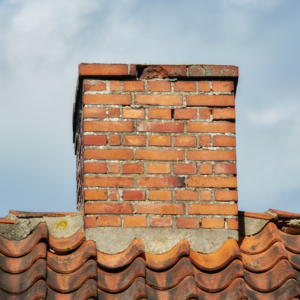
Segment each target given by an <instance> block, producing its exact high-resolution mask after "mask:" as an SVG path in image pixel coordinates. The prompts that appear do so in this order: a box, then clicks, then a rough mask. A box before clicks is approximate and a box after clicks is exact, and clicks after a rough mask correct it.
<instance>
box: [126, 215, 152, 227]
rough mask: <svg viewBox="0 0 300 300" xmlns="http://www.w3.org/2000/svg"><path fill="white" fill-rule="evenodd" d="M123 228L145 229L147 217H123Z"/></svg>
mask: <svg viewBox="0 0 300 300" xmlns="http://www.w3.org/2000/svg"><path fill="white" fill-rule="evenodd" d="M124 227H147V217H141V216H137V217H129V216H127V217H124Z"/></svg>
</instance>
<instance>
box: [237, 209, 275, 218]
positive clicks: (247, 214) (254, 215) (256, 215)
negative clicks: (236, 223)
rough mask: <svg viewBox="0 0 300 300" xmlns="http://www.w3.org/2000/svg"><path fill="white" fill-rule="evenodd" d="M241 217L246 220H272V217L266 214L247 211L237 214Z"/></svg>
mask: <svg viewBox="0 0 300 300" xmlns="http://www.w3.org/2000/svg"><path fill="white" fill-rule="evenodd" d="M238 215H239V216H241V217H248V218H255V219H262V220H271V219H274V217H273V216H271V215H269V214H266V213H255V212H249V211H240V210H239V213H238Z"/></svg>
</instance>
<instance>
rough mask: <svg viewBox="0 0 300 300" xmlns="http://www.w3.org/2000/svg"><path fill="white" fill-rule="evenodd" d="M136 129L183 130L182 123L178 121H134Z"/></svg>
mask: <svg viewBox="0 0 300 300" xmlns="http://www.w3.org/2000/svg"><path fill="white" fill-rule="evenodd" d="M136 130H137V131H147V132H183V130H184V124H183V123H179V122H136Z"/></svg>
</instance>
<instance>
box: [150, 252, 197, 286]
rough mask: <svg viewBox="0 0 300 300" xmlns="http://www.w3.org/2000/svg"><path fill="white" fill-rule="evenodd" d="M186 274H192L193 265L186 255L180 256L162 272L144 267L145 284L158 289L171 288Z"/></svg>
mask: <svg viewBox="0 0 300 300" xmlns="http://www.w3.org/2000/svg"><path fill="white" fill-rule="evenodd" d="M187 276H194V270H193V266H192V264H191V261H190V260H189V259H188V258H187V257H183V258H181V259H180V260H179V261H178V262H177V264H176V265H175V266H174V267H172V268H171V269H170V270H167V271H164V272H162V271H159V272H155V271H153V270H149V269H146V283H147V285H149V286H150V287H153V288H155V289H158V290H166V289H170V288H173V287H174V286H177V285H178V284H179V283H180V282H181V281H182V280H183V279H184V278H185V277H187Z"/></svg>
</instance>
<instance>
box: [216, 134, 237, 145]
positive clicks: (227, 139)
mask: <svg viewBox="0 0 300 300" xmlns="http://www.w3.org/2000/svg"><path fill="white" fill-rule="evenodd" d="M213 144H214V146H217V147H235V137H232V136H225V135H216V136H214V137H213Z"/></svg>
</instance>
